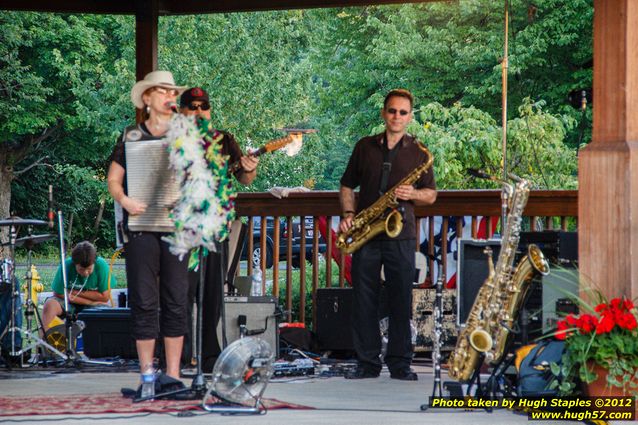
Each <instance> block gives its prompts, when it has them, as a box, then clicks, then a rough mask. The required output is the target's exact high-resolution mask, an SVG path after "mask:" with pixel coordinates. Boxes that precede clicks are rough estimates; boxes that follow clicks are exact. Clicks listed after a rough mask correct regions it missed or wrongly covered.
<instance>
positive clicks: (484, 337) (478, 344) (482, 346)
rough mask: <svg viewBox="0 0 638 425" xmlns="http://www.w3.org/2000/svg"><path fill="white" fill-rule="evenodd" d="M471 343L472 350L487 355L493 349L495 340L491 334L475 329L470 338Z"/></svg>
mask: <svg viewBox="0 0 638 425" xmlns="http://www.w3.org/2000/svg"><path fill="white" fill-rule="evenodd" d="M469 342H470V345H471V346H472V348H474V349H475V350H476V351H478V352H479V353H485V352H487V351H489V350H491V349H492V345H493V344H494V340H493V339H492V336H491V335H490V334H489V332H487V331H485V330H483V329H481V328H478V329H474V330H473V331H472V332H471V333H470V336H469Z"/></svg>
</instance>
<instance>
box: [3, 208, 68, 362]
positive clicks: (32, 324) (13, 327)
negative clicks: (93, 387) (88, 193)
mask: <svg viewBox="0 0 638 425" xmlns="http://www.w3.org/2000/svg"><path fill="white" fill-rule="evenodd" d="M46 225H47V222H46V221H42V220H33V219H21V218H10V219H6V220H0V227H9V242H6V243H3V244H2V245H0V246H1V247H2V248H3V249H4V250H5V252H8V255H7V256H6V257H5V258H3V259H2V260H0V265H1V269H2V274H1V275H0V291H1V292H3V293H5V294H6V293H8V296H7V298H8V300H7V301H8V302H6V303H4V305H3V308H7V309H10V310H11V311H10V313H9V319H8V321H7V323H6V326H5V327H4V329H2V330H0V331H1V333H0V341H3V340H5V338H8V339H9V341H10V346H9V347H8V349H7V353H6V354H7V355H8V356H9V357H10V358H12V359H15V358H17V359H19V361H22V360H23V358H24V356H23V355H24V354H25V353H29V352H31V354H34V353H36V349H37V347H45V348H46V349H48V350H49V351H51V352H53V353H55V354H57V355H58V356H60V357H62V358H64V357H66V356H65V355H64V353H62V352H60V351H59V350H57V349H56V348H55V347H53V346H51V345H50V344H49V343H47V342H46V341H45V340H43V339H42V338H41V337H40V334H39V329H40V328H41V327H42V319H41V317H40V314H39V312H38V309H37V300H34V299H33V294H34V293H36V292H35V291H33V290H32V289H33V288H32V286H33V285H34V284H35V282H34V279H33V274H32V273H33V272H32V268H31V265H32V252H33V251H32V250H33V247H34V246H35V245H36V244H39V243H41V242H45V241H49V240H52V239H54V238H55V237H54V235H51V234H38V235H35V234H33V228H34V226H46ZM25 226H26V228H27V235H26V236H23V237H21V238H18V237H17V236H18V231H19V230H20V229H21V228H22V227H25ZM22 247H24V248H26V249H27V261H26V275H25V286H26V291H25V298H26V299H25V300H23V301H24V317H25V319H26V326H24V327H23V326H21V325H22V316H21V315H22V311H21V309H20V307H21V306H22V304H21V300H20V287H19V285H18V279H17V278H16V262H15V249H16V248H22ZM34 319H35V320H34ZM32 358H34V356H32ZM8 360H9V359H5V362H6V364H7V365H10V364H11V361H8Z"/></svg>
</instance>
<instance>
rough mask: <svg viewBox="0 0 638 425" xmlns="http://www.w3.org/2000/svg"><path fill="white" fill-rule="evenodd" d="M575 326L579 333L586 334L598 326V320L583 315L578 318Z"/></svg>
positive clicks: (591, 316)
mask: <svg viewBox="0 0 638 425" xmlns="http://www.w3.org/2000/svg"><path fill="white" fill-rule="evenodd" d="M576 326H578V329H580V333H582V334H587V333H590V332H591V331H593V330H594V329H596V326H598V318H597V317H596V316H593V315H591V314H583V315H582V316H580V318H578V320H577V322H576Z"/></svg>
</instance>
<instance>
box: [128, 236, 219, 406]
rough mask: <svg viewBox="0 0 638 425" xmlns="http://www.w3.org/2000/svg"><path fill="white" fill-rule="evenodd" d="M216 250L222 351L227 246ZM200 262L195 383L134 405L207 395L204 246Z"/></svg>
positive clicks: (137, 400) (138, 399)
mask: <svg viewBox="0 0 638 425" xmlns="http://www.w3.org/2000/svg"><path fill="white" fill-rule="evenodd" d="M215 245H216V248H217V251H218V254H219V256H220V263H221V264H220V273H221V277H222V280H221V285H220V287H221V295H222V298H221V319H222V334H223V338H222V339H223V345H224V347H223V348H222V351H223V349H224V348H226V332H225V326H226V321H225V317H224V316H225V314H224V284H225V279H226V273H225V267H226V264H225V263H226V262H225V258H226V256H225V252H224V251H225V244H224V243H222V242H216V244H215ZM197 258H198V261H199V277H198V282H197V297H196V304H197V317H196V319H195V320H196V324H195V329H196V331H195V332H196V335H195V338H194V339H195V344H193V345H194V346H195V356H194V357H195V361H196V362H197V368H196V372H195V377H194V378H193V382H192V383H191V386H190V388H188V387H184V388H179V389H177V390H173V391H166V392H163V393H159V394H154V395H151V396H148V397H140V398H136V399H134V400H133V402H134V403H138V402H140V401H146V400H157V399H160V398H164V397H168V396H174V395H177V394H184V393H189V394H185V395H184V396H183V397H179V399H180V400H195V399H201V398H202V397H204V395H205V394H206V377H205V376H204V372H203V370H202V339H203V337H202V332H203V328H202V324H203V307H204V285H205V277H206V263H207V261H206V259H207V257H204V248H203V247H202V246H200V247H199V253H198V256H197Z"/></svg>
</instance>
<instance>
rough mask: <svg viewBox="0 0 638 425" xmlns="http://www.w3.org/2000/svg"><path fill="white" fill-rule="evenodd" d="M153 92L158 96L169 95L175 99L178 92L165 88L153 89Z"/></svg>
mask: <svg viewBox="0 0 638 425" xmlns="http://www.w3.org/2000/svg"><path fill="white" fill-rule="evenodd" d="M153 91H156V92H158V93H159V94H170V95H171V96H175V97H177V96H178V95H179V91H177V90H176V89H167V88H166V87H153Z"/></svg>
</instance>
